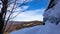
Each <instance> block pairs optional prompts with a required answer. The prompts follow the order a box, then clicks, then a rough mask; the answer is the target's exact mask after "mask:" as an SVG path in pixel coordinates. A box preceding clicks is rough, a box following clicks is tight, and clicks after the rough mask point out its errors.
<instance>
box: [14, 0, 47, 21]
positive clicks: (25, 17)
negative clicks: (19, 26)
mask: <svg viewBox="0 0 60 34" xmlns="http://www.w3.org/2000/svg"><path fill="white" fill-rule="evenodd" d="M47 3H48V0H31V1H30V0H29V1H27V2H25V4H24V5H23V6H21V7H20V5H17V6H19V7H18V8H17V10H16V11H19V12H20V11H23V10H25V12H21V13H20V14H19V15H18V16H17V17H16V18H14V19H13V20H14V21H34V20H39V21H43V16H42V14H43V12H44V10H45V8H46V6H47ZM14 15H16V13H14ZM14 15H13V16H14Z"/></svg>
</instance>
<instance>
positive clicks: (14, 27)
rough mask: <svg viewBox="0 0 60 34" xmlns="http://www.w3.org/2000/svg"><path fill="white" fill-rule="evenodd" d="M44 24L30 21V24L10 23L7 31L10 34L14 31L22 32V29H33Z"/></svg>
mask: <svg viewBox="0 0 60 34" xmlns="http://www.w3.org/2000/svg"><path fill="white" fill-rule="evenodd" d="M42 24H43V22H42V21H28V22H18V21H9V22H8V24H7V26H6V29H5V31H6V32H9V33H10V32H12V31H15V30H20V29H22V28H28V27H33V26H36V25H42ZM6 32H5V33H6Z"/></svg>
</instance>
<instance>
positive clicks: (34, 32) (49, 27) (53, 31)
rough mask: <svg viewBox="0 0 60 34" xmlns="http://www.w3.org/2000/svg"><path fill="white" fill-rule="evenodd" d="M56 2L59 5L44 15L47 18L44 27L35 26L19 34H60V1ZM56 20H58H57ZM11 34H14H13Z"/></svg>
mask: <svg viewBox="0 0 60 34" xmlns="http://www.w3.org/2000/svg"><path fill="white" fill-rule="evenodd" d="M55 1H56V3H57V4H56V5H55V6H54V7H53V8H51V9H49V10H47V11H46V12H45V13H44V14H43V16H44V18H47V19H46V21H45V25H44V26H35V27H31V28H27V29H22V30H19V31H18V32H20V33H21V34H60V22H59V23H58V24H57V25H56V23H57V20H59V18H60V0H58V1H57V0H55ZM55 18H58V19H57V20H56V19H55ZM54 21H55V22H54ZM18 32H17V33H18ZM17 33H15V34H17ZM11 34H14V33H13V32H12V33H11Z"/></svg>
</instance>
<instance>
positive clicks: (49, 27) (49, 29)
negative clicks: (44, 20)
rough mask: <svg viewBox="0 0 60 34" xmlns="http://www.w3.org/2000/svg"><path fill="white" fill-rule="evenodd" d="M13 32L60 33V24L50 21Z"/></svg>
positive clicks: (18, 33)
mask: <svg viewBox="0 0 60 34" xmlns="http://www.w3.org/2000/svg"><path fill="white" fill-rule="evenodd" d="M11 34H60V25H59V24H58V25H55V24H54V25H53V24H52V23H48V24H46V25H44V26H39V25H38V26H34V27H30V28H25V29H21V30H18V31H14V32H11Z"/></svg>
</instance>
